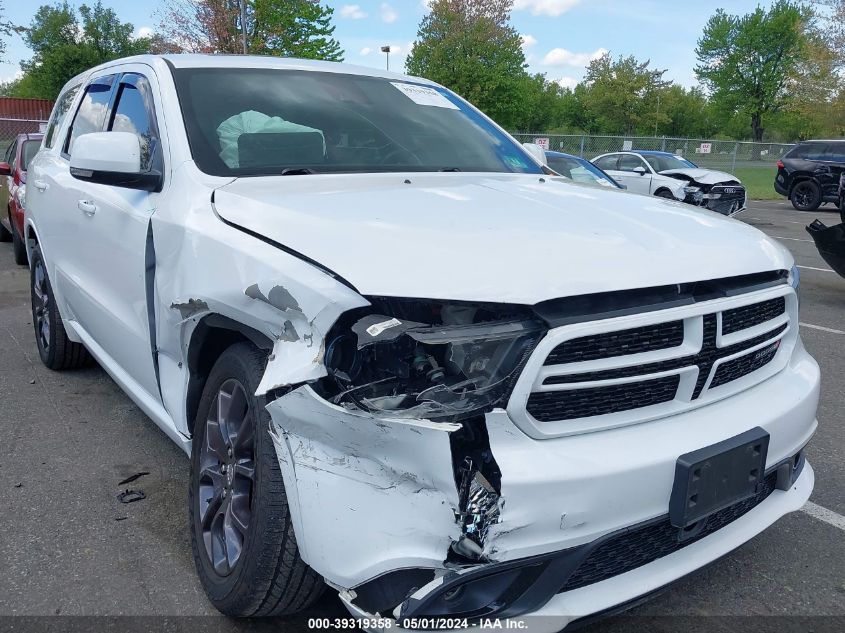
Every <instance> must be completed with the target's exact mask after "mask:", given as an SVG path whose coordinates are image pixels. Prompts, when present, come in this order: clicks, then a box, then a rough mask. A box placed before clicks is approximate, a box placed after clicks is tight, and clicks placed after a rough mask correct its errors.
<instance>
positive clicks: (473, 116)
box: [174, 68, 542, 176]
mask: <svg viewBox="0 0 845 633" xmlns="http://www.w3.org/2000/svg"><path fill="white" fill-rule="evenodd" d="M174 76H175V79H176V87H177V92H178V95H179V102H180V105H181V108H182V115H183V117H184V120H185V128H186V130H187V133H188V140H189V143H190V146H191V153H192V154H193V157H194V160H195V161H196V163H197V165H198V166H199V168H200V169H201V170H203V171H204V172H206V173H209V174H214V175H220V176H240V175H273V174H283V173H287V174H307V173H324V172H390V171H476V172H479V171H480V172H518V173H532V174H533V173H537V174H539V173H542V170H541V168H540V167H539V165H537V164H536V163H535V162H534V161H532V160H531V159H530V158H529V157H528V156H527V155H526V153H525V152H524V151H523V150H522V149H521V148H520V147H519V146H518V145H517V144H516V143H514V142H513V141H512V140H510V138H509V137H508V136H507V135H506V134H504V133H502V132H501V131H500V130H499V129H497V128H496V127H495V126H494V125H492V124H491V123H490V122H489V121H487V120H486V119H485V118H484V117H482V116H481V115H479V114H478V113H477V112H476V111H475V110H474V109H473V108H471V107H470V106H469V105H468V104H467V103H466V102H464V101H462V100H461V99H459V98H457V97H456V96H455V95H453V94H452V93H450V92H449V91H447V90H445V89H441V88H432V87H429V86H422V85H419V84H414V83H410V82H404V81H391V80H388V79H383V78H378V77H366V76H357V75H347V74H339V73H323V72H306V71H296V70H274V69H248V68H237V69H227V68H197V69H182V70H175V71H174Z"/></svg>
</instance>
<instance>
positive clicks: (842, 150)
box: [824, 143, 845, 163]
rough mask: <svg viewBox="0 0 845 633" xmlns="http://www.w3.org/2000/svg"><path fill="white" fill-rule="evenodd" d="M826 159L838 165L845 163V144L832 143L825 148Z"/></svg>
mask: <svg viewBox="0 0 845 633" xmlns="http://www.w3.org/2000/svg"><path fill="white" fill-rule="evenodd" d="M824 159H825V160H829V161H833V162H836V163H845V143H830V144H829V145H828V146H827V147H826V148H825V152H824Z"/></svg>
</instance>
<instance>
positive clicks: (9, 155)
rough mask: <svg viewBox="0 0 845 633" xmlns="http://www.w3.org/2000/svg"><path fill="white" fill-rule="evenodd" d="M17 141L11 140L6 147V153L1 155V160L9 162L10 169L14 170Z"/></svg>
mask: <svg viewBox="0 0 845 633" xmlns="http://www.w3.org/2000/svg"><path fill="white" fill-rule="evenodd" d="M17 147H18V142H17V141H16V140H15V141H12V144H11V145H9V147H8V148H7V149H6V154H5V156H4V157H3V160H4V161H5V162H7V163H9V166H10V167H11V168H12V171H14V170H15V154H16V153H17V152H16V150H17Z"/></svg>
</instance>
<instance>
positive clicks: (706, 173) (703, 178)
mask: <svg viewBox="0 0 845 633" xmlns="http://www.w3.org/2000/svg"><path fill="white" fill-rule="evenodd" d="M659 173H661V174H662V175H664V176H671V175H672V174H683V175H684V176H689V177H690V178H692V179H693V180H695V181H696V182H700V183H701V184H703V185H715V184H717V183H720V182H730V181H733V182H739V178H737V177H736V176H731V175H730V174H728V173H726V172H724V171H713V170H712V169H701V168H700V167H690V168H688V169H665V170H663V171H661V172H659Z"/></svg>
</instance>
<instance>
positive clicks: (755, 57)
mask: <svg viewBox="0 0 845 633" xmlns="http://www.w3.org/2000/svg"><path fill="white" fill-rule="evenodd" d="M809 17H810V13H809V11H808V10H807V9H806V8H805V7H803V6H801V5H798V4H795V3H793V2H791V1H790V0H777V1H776V2H775V3H774V4H773V5H772V6H771V7H770V8H769V9H768V10H766V9H763V8H762V7H757V9H756V10H754V11H753V12H751V13H748V14H746V15H743V16H737V15H728V14H727V13H725V12H724V11H723V10H721V9H719V10H718V11H716V13H715V15H713V16H711V18H710V20H709V21H708V22H707V25H706V26H705V27H704V33H703V35H702V36H701V39H699V40H698V47H697V48H696V56H697V57H698V65H697V66H696V67H695V72H696V74H697V76H698V78H699V80H700V81H702V82H703V83H704V84H705V85H706V86H707V87H708V88H709V90H710V92H711V94H712V99H713V101H714V102H717V103H719V104H720V105H721V107H723V108H724V109H726V110H732V111H734V112H737V113H743V114H744V115H745V116H746V117H747V118H749V119H750V123H751V135H752V138H753V139H754V140H755V141H762V140H763V133H764V131H765V127H764V117H765V116H767V115H769V114H772V113H775V112H778V111H779V110H780V109H781V108H783V107H784V105H785V104H786V103H787V101H788V99H789V94H788V91H787V85H788V81H789V78H790V77H791V76H792V75H793V73H794V71H795V68H796V67H797V66H798V65H799V64H800V63H801V62H802V60H803V59H804V56H805V52H806V35H805V25H806V23H807V21H808V19H809Z"/></svg>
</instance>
